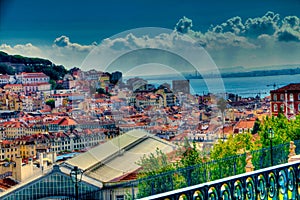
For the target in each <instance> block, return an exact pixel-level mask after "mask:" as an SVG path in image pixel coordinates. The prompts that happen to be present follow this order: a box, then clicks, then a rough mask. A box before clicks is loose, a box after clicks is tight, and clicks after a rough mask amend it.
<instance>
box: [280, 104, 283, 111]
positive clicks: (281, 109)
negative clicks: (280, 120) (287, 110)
mask: <svg viewBox="0 0 300 200" xmlns="http://www.w3.org/2000/svg"><path fill="white" fill-rule="evenodd" d="M280 111H281V112H283V111H284V104H281V105H280Z"/></svg>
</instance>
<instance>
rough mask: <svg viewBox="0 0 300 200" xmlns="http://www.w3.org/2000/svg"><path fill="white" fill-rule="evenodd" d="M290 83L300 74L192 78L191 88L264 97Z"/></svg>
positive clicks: (156, 83)
mask: <svg viewBox="0 0 300 200" xmlns="http://www.w3.org/2000/svg"><path fill="white" fill-rule="evenodd" d="M148 82H149V83H152V84H155V85H159V84H162V83H169V84H172V81H171V80H163V79H161V80H149V81H148ZM290 83H300V74H296V75H279V76H260V77H231V78H220V79H215V78H209V79H191V80H190V90H191V93H192V94H199V95H202V94H203V93H204V94H207V93H208V92H210V93H224V92H227V93H234V94H238V95H239V96H242V97H255V96H256V95H260V96H261V97H262V98H263V97H265V96H269V95H270V90H273V89H277V88H279V87H282V86H285V85H288V84H290Z"/></svg>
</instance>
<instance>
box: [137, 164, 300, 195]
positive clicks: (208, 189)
mask: <svg viewBox="0 0 300 200" xmlns="http://www.w3.org/2000/svg"><path fill="white" fill-rule="evenodd" d="M299 177H300V161H296V162H293V163H287V164H282V165H277V166H273V167H269V168H265V169H261V170H256V171H253V172H248V173H244V174H240V175H236V176H231V177H229V178H224V179H220V180H217V181H211V182H207V183H203V184H198V185H194V186H190V187H186V188H183V189H178V190H174V191H169V192H166V193H162V194H157V195H153V196H148V197H146V198H142V199H140V200H146V199H147V200H151V199H163V200H185V199H186V200H188V199H193V200H194V199H195V200H196V199H197V200H206V199H211V200H213V199H216V200H217V199H224V200H229V199H241V200H242V199H253V200H254V199H299V198H300V190H299V185H300V179H299Z"/></svg>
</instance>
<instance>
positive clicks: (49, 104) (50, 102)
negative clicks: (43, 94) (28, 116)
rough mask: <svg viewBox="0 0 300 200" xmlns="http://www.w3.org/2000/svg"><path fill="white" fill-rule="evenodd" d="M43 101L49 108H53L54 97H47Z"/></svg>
mask: <svg viewBox="0 0 300 200" xmlns="http://www.w3.org/2000/svg"><path fill="white" fill-rule="evenodd" d="M45 103H46V105H48V106H50V107H51V109H53V108H55V100H54V99H48V100H47V101H46V102H45Z"/></svg>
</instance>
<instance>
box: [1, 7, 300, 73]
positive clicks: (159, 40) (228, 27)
mask: <svg viewBox="0 0 300 200" xmlns="http://www.w3.org/2000/svg"><path fill="white" fill-rule="evenodd" d="M176 33H181V34H183V35H186V36H189V37H182V36H180V35H179V34H176ZM175 44H176V45H177V46H182V47H184V48H185V49H186V50H187V51H188V49H189V48H190V49H192V48H193V46H201V47H203V48H205V49H206V50H207V51H208V52H209V54H210V55H211V56H212V58H213V60H214V61H215V62H216V63H217V65H218V66H219V67H220V68H221V67H231V66H241V65H242V66H246V67H257V66H261V65H262V66H264V65H276V64H296V63H300V57H299V55H300V19H299V17H298V16H283V17H282V16H280V15H279V14H278V13H274V12H267V13H266V14H265V15H263V16H260V17H254V18H248V19H242V18H241V17H240V16H235V17H232V18H230V19H228V20H226V21H224V22H223V23H221V24H217V25H212V26H211V27H210V28H209V29H208V30H201V31H199V30H194V29H193V21H192V19H189V18H188V17H183V18H181V19H179V20H178V22H177V23H175V27H174V30H173V31H172V30H171V31H170V33H160V34H157V35H149V34H147V33H145V34H143V35H134V34H132V33H128V34H126V35H123V36H122V37H113V38H107V39H104V40H103V41H102V42H101V44H99V45H100V46H101V45H102V46H105V47H109V48H110V49H111V50H112V51H124V50H128V49H137V48H162V47H163V48H164V49H168V48H170V49H171V48H172V46H174V45H175ZM99 45H98V46H99ZM96 46H97V44H96V43H92V44H89V45H83V44H80V43H76V42H72V41H71V39H70V38H69V37H68V36H66V35H61V36H60V37H57V38H55V39H54V40H53V43H52V45H51V46H39V45H34V44H31V43H27V44H18V45H15V46H10V45H8V44H1V45H0V50H2V51H5V52H7V53H10V54H21V55H24V56H34V57H37V56H39V57H43V58H49V59H50V60H51V61H53V62H54V63H58V64H64V65H66V66H67V67H73V66H80V65H81V63H82V62H83V60H84V59H85V57H86V56H87V55H88V53H89V52H91V51H92V50H93V49H94V48H95V47H96Z"/></svg>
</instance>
